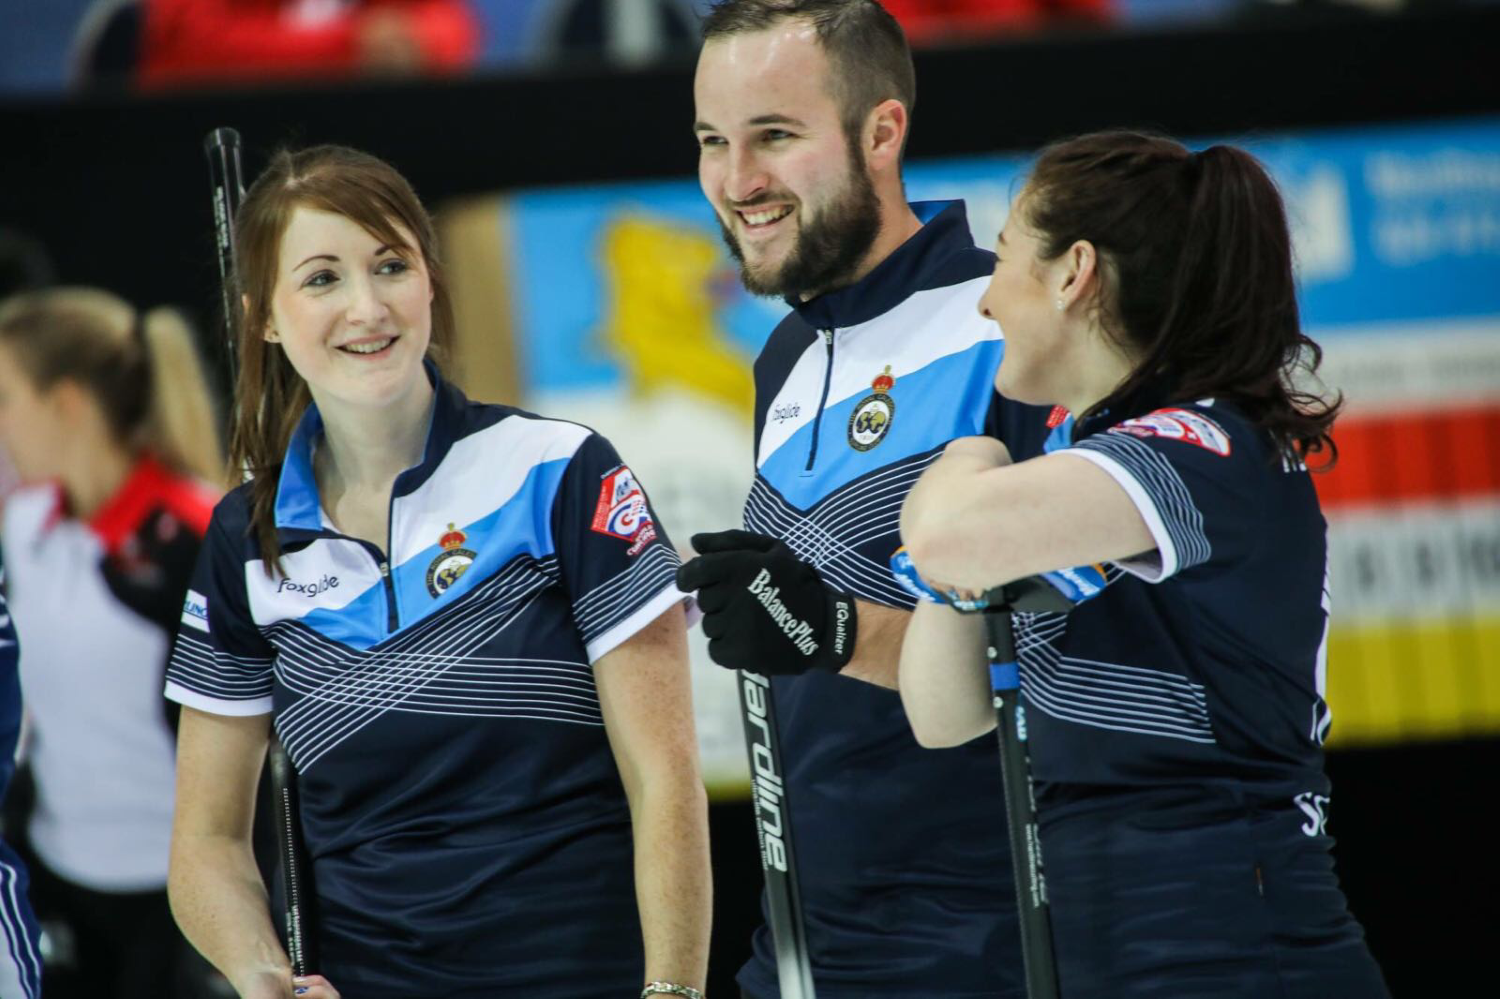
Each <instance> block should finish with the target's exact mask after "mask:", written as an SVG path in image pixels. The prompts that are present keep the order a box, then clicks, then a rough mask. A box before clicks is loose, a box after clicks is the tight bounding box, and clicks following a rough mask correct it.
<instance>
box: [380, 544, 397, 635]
mask: <svg viewBox="0 0 1500 999" xmlns="http://www.w3.org/2000/svg"><path fill="white" fill-rule="evenodd" d="M380 581H381V582H383V583H384V584H385V606H386V616H385V630H386V631H387V632H388V633H390V634H395V633H396V629H397V628H399V627H400V626H401V621H400V619H399V618H398V617H397V616H396V580H395V578H394V577H393V576H392V575H391V564H390V563H389V562H386V561H384V560H382V561H381V563H380Z"/></svg>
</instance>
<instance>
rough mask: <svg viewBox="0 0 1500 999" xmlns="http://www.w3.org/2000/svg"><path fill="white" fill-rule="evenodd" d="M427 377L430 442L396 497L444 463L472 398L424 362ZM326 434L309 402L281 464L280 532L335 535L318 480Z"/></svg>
mask: <svg viewBox="0 0 1500 999" xmlns="http://www.w3.org/2000/svg"><path fill="white" fill-rule="evenodd" d="M424 366H425V367H426V369H427V378H428V380H429V381H431V382H432V387H433V391H434V395H435V396H436V398H435V399H434V401H433V406H432V422H431V423H430V424H429V425H428V427H427V446H426V448H425V449H424V450H423V453H422V460H421V461H420V462H419V463H418V464H416V465H413V466H412V467H411V468H408V469H407V470H406V471H404V472H402V473H401V474H400V475H398V476H396V483H395V486H394V488H393V489H392V497H393V498H395V497H400V496H404V495H406V494H407V493H410V492H412V491H413V490H415V489H416V488H418V487H419V486H421V485H422V483H424V482H426V481H427V479H428V477H429V476H431V475H432V473H433V471H434V470H435V469H436V468H437V467H438V465H440V464H442V462H443V458H444V456H446V455H447V453H448V449H449V448H450V447H452V445H453V442H454V440H456V439H457V437H458V429H459V427H460V426H461V422H462V420H461V417H462V415H463V410H464V406H465V405H467V403H468V400H467V399H466V398H464V394H463V393H462V392H460V391H459V390H458V388H457V387H456V386H454V385H450V384H449V383H448V382H447V381H445V380H444V379H443V378H442V376H441V375H439V374H438V370H437V366H436V365H434V364H433V363H432V362H431V361H427V362H425V365H424ZM322 436H323V417H322V416H321V415H320V414H319V413H318V406H317V404H316V403H309V404H308V407H307V411H306V412H304V413H303V414H302V418H301V419H300V420H298V421H297V429H296V430H294V431H293V432H292V439H291V442H290V443H289V444H288V445H287V449H286V460H285V461H283V462H282V464H281V478H280V479H279V480H278V483H277V486H276V527H277V529H278V530H280V531H292V532H297V533H301V532H305V531H306V532H313V533H315V534H330V533H336V532H334V531H333V529H332V527H331V526H330V525H329V524H328V523H327V521H326V520H325V519H324V518H323V511H322V501H321V500H320V499H319V497H318V484H317V480H316V479H314V478H313V470H312V455H313V447H314V446H315V445H316V444H317V442H318V440H319V439H320V438H321V437H322Z"/></svg>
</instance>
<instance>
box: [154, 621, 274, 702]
mask: <svg viewBox="0 0 1500 999" xmlns="http://www.w3.org/2000/svg"><path fill="white" fill-rule="evenodd" d="M171 671H172V673H173V674H174V676H175V677H177V678H178V679H180V680H183V681H186V682H184V683H183V686H185V687H188V688H189V689H192V690H195V691H197V692H199V693H201V694H205V695H207V696H209V697H222V698H224V699H225V700H231V701H239V700H254V699H256V698H259V697H269V696H270V694H271V660H270V659H251V658H248V657H245V656H232V655H229V654H228V653H226V652H221V651H219V650H218V649H215V648H214V647H213V646H212V645H210V644H209V643H208V642H206V641H204V640H203V639H202V638H200V637H199V636H198V634H197V633H195V632H191V631H186V630H183V631H179V632H178V633H177V644H176V646H175V647H174V648H173V650H172V665H171Z"/></svg>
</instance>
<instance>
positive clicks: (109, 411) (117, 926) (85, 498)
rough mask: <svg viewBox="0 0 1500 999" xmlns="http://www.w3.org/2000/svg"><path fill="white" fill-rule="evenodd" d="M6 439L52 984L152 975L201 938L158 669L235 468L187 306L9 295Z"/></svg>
mask: <svg viewBox="0 0 1500 999" xmlns="http://www.w3.org/2000/svg"><path fill="white" fill-rule="evenodd" d="M0 442H3V444H4V448H5V450H6V452H7V453H8V455H9V457H10V459H11V462H12V463H13V465H14V466H15V470H16V472H17V475H18V477H19V479H20V481H21V486H20V488H19V489H17V490H16V491H15V492H14V493H12V494H11V495H10V496H9V497H7V499H6V502H5V510H4V530H3V542H4V548H5V560H6V569H7V571H8V573H9V578H8V580H7V584H8V588H9V593H10V601H11V606H12V608H13V610H14V613H15V619H16V627H17V629H18V631H19V634H20V642H21V647H22V649H23V650H24V655H23V656H22V658H21V683H22V688H23V694H24V698H25V704H26V715H27V718H28V723H29V727H28V733H29V735H28V737H27V738H26V740H25V748H24V750H23V754H24V760H25V762H26V763H27V765H28V766H29V769H30V773H31V775H32V777H33V779H34V785H35V789H36V795H35V804H34V808H33V810H32V812H31V814H30V816H29V818H28V820H27V821H26V824H25V840H26V842H27V845H28V847H29V854H30V856H29V858H28V862H29V865H30V866H31V868H32V898H33V901H34V903H35V905H36V910H37V916H38V918H39V919H40V920H41V922H42V925H43V928H44V929H45V930H46V931H47V932H48V936H49V938H50V940H51V943H52V947H51V949H50V957H51V960H50V961H49V962H48V965H47V968H46V969H45V986H46V991H47V994H48V995H49V996H57V997H67V996H75V995H76V996H90V997H93V996H101V997H115V996H119V997H126V996H130V997H134V996H148V995H157V994H159V990H160V989H161V987H162V983H163V982H164V981H165V982H167V983H173V982H174V981H175V980H176V978H175V976H176V972H175V970H174V969H176V968H177V967H178V966H179V965H180V963H181V962H180V961H179V957H180V956H190V952H189V951H187V948H186V946H185V945H184V943H183V941H182V938H181V936H180V935H179V934H178V932H177V930H176V927H174V926H173V924H172V918H171V914H170V913H169V911H168V908H167V896H166V885H167V856H168V844H169V838H170V832H171V823H172V784H173V768H174V757H173V749H172V739H173V734H172V730H171V727H170V726H171V725H172V724H173V723H175V721H176V711H175V707H176V706H175V705H171V706H170V707H171V708H172V709H173V710H172V711H171V712H170V713H169V712H168V711H166V710H165V708H167V707H168V705H166V704H165V702H163V700H162V698H161V683H162V671H163V670H164V668H165V665H166V661H167V651H168V645H169V643H170V641H171V636H172V634H173V633H174V632H175V631H176V629H177V623H178V621H179V619H180V618H181V614H182V595H183V593H184V592H185V591H186V590H187V586H188V579H189V576H190V575H191V573H192V567H193V564H194V561H195V560H196V558H197V555H198V548H199V544H200V542H201V540H202V537H203V531H204V529H205V528H206V527H207V525H208V518H209V513H210V511H211V509H212V508H213V504H214V502H215V500H216V499H217V497H218V495H219V493H218V490H217V488H215V487H212V486H209V485H206V483H207V482H210V481H216V480H218V479H220V478H221V477H222V475H223V469H224V463H223V458H222V456H221V454H220V451H219V444H218V438H217V433H216V421H215V419H214V414H213V408H212V405H211V403H210V400H209V395H208V386H207V384H206V383H205V381H204V377H203V374H202V372H201V370H200V368H199V365H198V359H197V354H196V351H195V350H194V346H193V341H192V336H191V334H190V331H189V330H188V328H187V326H186V325H185V324H184V323H183V322H182V320H181V319H180V318H179V317H178V316H177V315H176V313H174V312H172V311H170V310H167V309H157V310H153V311H150V312H147V313H145V314H141V313H138V312H137V311H136V310H135V309H134V308H133V307H132V306H130V305H129V304H128V303H126V302H124V301H123V300H121V299H120V298H118V297H117V296H115V295H112V294H110V293H108V292H104V291H99V290H96V289H89V288H56V289H49V290H43V291H33V292H27V293H24V294H21V295H17V296H15V297H13V298H10V299H8V300H7V301H6V302H4V303H3V304H0Z"/></svg>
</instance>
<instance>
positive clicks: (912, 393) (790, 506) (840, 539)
mask: <svg viewBox="0 0 1500 999" xmlns="http://www.w3.org/2000/svg"><path fill="white" fill-rule="evenodd" d="M913 209H914V210H915V211H916V212H917V214H918V217H919V218H920V219H922V221H923V223H924V225H923V226H922V228H921V229H920V230H919V231H918V232H917V234H916V235H914V236H913V237H912V238H911V239H909V240H908V241H907V242H906V243H905V244H903V245H902V246H901V247H899V248H898V249H897V250H896V251H895V252H894V253H892V254H891V255H890V256H889V257H887V258H886V259H885V260H884V261H882V262H881V264H880V265H879V266H877V267H876V268H875V269H874V270H873V271H871V272H870V274H868V275H867V276H866V277H864V278H863V279H861V280H860V281H858V282H856V283H855V284H853V285H851V286H849V287H846V288H842V289H838V290H836V291H833V292H830V293H828V294H825V295H821V296H818V297H817V298H814V299H812V300H810V301H807V302H798V301H790V302H789V304H790V305H792V307H793V312H792V314H791V315H789V316H787V317H786V319H785V320H783V321H782V323H781V324H780V325H779V326H777V328H776V329H775V331H774V332H773V333H772V334H771V337H770V340H769V341H768V342H767V344H766V347H765V349H764V351H763V352H762V353H761V356H760V358H759V359H758V360H757V361H756V364H755V384H756V420H755V433H756V477H755V482H754V485H753V486H752V489H751V493H750V497H749V499H748V500H747V502H746V508H745V526H746V528H748V529H749V530H753V531H759V532H761V533H763V534H769V535H772V536H775V537H778V538H782V539H784V540H785V541H786V543H787V544H788V545H789V546H790V547H791V548H792V550H793V551H795V552H796V553H797V555H798V556H799V557H800V558H803V559H805V560H807V561H809V562H811V563H812V564H813V565H815V566H817V567H818V569H819V571H820V572H821V573H822V574H823V576H824V578H825V579H826V580H827V581H828V582H829V583H830V584H831V585H833V586H836V587H839V588H840V589H844V590H848V591H851V592H852V593H854V595H855V596H857V597H859V598H861V599H863V600H867V601H872V602H874V603H877V604H882V605H885V606H889V607H898V608H903V609H909V608H911V607H912V605H913V600H912V598H911V597H910V596H909V595H908V594H907V593H906V592H905V591H904V590H902V589H901V588H900V587H899V586H898V585H897V584H896V582H895V580H894V579H893V578H892V577H891V574H890V571H889V569H888V568H887V566H888V560H889V558H890V555H891V553H892V552H893V551H895V550H896V548H897V547H898V546H899V545H900V537H899V529H898V527H899V525H898V518H899V515H900V512H901V503H902V501H903V500H904V499H905V497H906V494H907V492H908V491H910V489H911V487H912V485H913V484H914V483H915V482H916V480H917V478H918V476H920V475H921V474H922V472H923V471H924V470H925V469H926V468H927V466H928V465H930V464H931V463H932V462H933V461H934V460H935V459H936V458H937V457H938V456H939V455H940V454H941V453H942V449H943V447H944V446H945V445H946V444H947V443H948V442H949V441H950V440H952V439H953V438H955V437H962V436H966V435H972V434H978V433H981V432H983V431H984V430H985V429H986V427H987V426H988V427H990V428H991V429H998V431H999V433H1000V434H1001V436H1003V437H1005V438H1006V439H1009V438H1010V437H1012V436H1016V437H1017V439H1020V438H1021V437H1027V438H1030V437H1035V438H1036V439H1040V435H1041V433H1042V430H1041V427H1042V421H1043V419H1044V418H1045V416H1046V411H1045V410H1040V409H1037V408H1036V407H1021V406H1017V405H1015V404H1012V403H1005V402H996V398H997V397H996V396H995V394H994V388H993V383H994V378H995V370H996V368H997V367H998V366H999V363H1000V355H1001V348H1002V344H1001V336H1000V331H999V328H998V327H997V326H996V325H995V324H994V323H992V322H989V321H988V320H986V319H984V318H982V317H981V316H980V315H979V314H978V312H977V304H978V301H979V297H980V294H981V293H982V292H983V291H984V288H985V286H986V283H987V282H988V280H989V276H990V273H991V272H992V270H993V269H994V261H995V258H994V256H993V255H991V254H990V253H988V252H985V251H983V250H980V249H978V248H977V247H975V246H974V243H973V239H972V237H971V236H970V235H969V228H968V221H967V219H966V218H965V214H964V208H963V205H962V203H959V202H951V203H927V204H917V205H913ZM772 690H773V692H774V697H775V704H776V710H777V714H778V725H779V728H780V737H781V746H782V753H783V759H784V761H785V763H784V765H785V767H786V778H787V787H788V798H787V800H788V802H789V808H790V817H791V825H792V834H793V836H794V843H795V848H796V854H797V871H798V875H799V878H800V885H799V887H800V890H801V896H802V903H803V908H804V911H805V916H806V925H807V940H808V947H809V949H810V952H811V958H812V966H813V977H814V979H815V980H816V982H817V986H818V994H819V995H820V996H832V997H838V996H848V997H854V996H859V997H866V996H874V995H888V996H897V995H899V996H919V995H920V996H924V997H958V996H964V997H970V996H974V997H978V996H985V997H991V996H1020V995H1021V994H1022V992H1023V989H1022V980H1021V957H1020V952H1019V943H1018V941H1019V937H1018V929H1017V925H1016V918H1015V888H1014V886H1013V884H1012V882H1011V869H1010V861H1009V854H1008V849H1007V846H1006V842H1005V837H1004V835H1003V834H1002V835H997V834H996V832H995V830H996V828H1003V825H1004V822H1005V811H1004V805H1003V797H1002V790H1001V785H1000V767H999V762H998V761H997V759H996V757H995V749H994V740H993V739H985V740H976V741H975V742H973V743H970V744H969V745H967V746H962V747H959V748H956V749H947V750H941V751H933V750H928V749H922V748H921V747H919V746H918V745H917V743H916V740H915V739H914V738H913V736H912V734H911V725H910V724H909V722H908V721H907V719H906V714H905V712H904V711H903V710H902V707H901V698H900V695H899V694H897V692H896V691H894V690H886V689H884V688H881V687H876V686H874V685H872V684H869V683H865V682H863V681H860V680H854V679H850V678H848V677H844V676H839V675H836V674H830V673H824V672H816V671H815V672H812V673H808V674H805V675H803V676H791V677H775V678H773V680H772ZM754 950H755V953H754V957H753V958H752V960H751V962H750V963H749V964H748V965H746V967H745V969H744V970H743V971H742V972H741V974H740V983H741V984H742V985H743V986H744V988H745V989H746V991H747V992H749V993H750V994H751V995H754V996H757V997H762V999H769V997H774V996H776V995H778V994H779V989H778V987H777V983H776V970H775V959H774V951H773V948H772V946H771V940H770V934H769V930H768V929H767V928H766V927H764V926H763V927H761V928H760V930H759V931H757V933H756V936H755V940H754Z"/></svg>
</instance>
